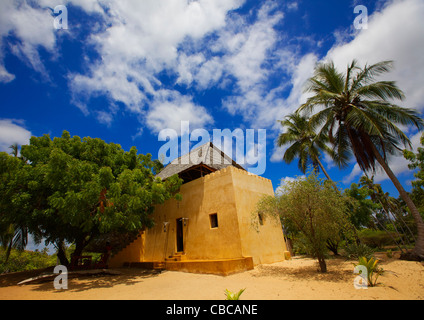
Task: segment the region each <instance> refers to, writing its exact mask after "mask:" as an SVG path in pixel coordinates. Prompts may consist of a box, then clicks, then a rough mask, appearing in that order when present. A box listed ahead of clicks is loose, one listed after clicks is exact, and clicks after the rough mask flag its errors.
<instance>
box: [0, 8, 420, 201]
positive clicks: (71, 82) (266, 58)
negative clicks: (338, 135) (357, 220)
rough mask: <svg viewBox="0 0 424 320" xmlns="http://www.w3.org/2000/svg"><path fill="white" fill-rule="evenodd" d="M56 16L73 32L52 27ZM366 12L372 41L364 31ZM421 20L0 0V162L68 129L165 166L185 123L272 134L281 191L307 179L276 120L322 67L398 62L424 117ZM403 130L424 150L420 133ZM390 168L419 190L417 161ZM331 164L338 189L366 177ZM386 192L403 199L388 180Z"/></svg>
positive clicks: (338, 12)
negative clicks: (162, 154) (161, 154)
mask: <svg viewBox="0 0 424 320" xmlns="http://www.w3.org/2000/svg"><path fill="white" fill-rule="evenodd" d="M57 5H65V6H66V8H67V11H68V29H66V30H57V29H55V28H54V24H53V22H54V16H53V15H52V10H51V9H49V8H55V7H56V6H57ZM357 5H363V6H365V7H366V8H367V10H368V29H364V30H357V29H355V28H354V20H355V18H357V16H358V14H355V13H354V8H355V7H356V6H357ZM423 16H424V2H423V1H422V0H402V1H401V0H399V1H369V0H349V1H348V0H325V1H316V0H299V1H296V0H290V1H276V0H275V1H252V0H245V1H243V0H198V1H195V0H143V1H139V0H120V1H102V0H73V1H62V0H40V1H30V0H27V1H23V0H2V1H1V2H0V44H1V45H0V97H1V104H0V151H7V147H8V146H9V145H10V144H12V143H15V142H17V143H19V144H26V143H28V140H29V137H30V136H31V135H35V136H40V135H43V134H45V133H48V134H50V135H51V136H52V137H54V136H60V135H61V133H62V131H63V130H67V131H69V132H70V133H71V135H78V136H80V137H85V136H91V137H98V138H101V139H103V140H105V141H108V142H115V143H119V144H121V145H122V147H123V148H124V149H125V150H129V148H130V147H131V146H136V147H137V148H138V150H139V152H140V153H151V154H152V155H153V156H154V157H155V158H157V157H158V150H159V148H160V147H161V146H162V145H163V144H164V142H160V141H158V133H159V132H160V130H162V129H165V128H171V129H175V130H177V129H179V125H180V122H181V121H190V128H191V129H192V130H193V129H196V128H204V129H206V130H208V131H209V132H210V133H212V130H213V129H227V128H228V129H230V130H234V129H237V128H241V129H242V130H246V129H266V130H267V143H266V153H265V156H266V171H265V173H264V174H263V176H264V177H266V178H269V179H271V180H272V182H273V186H274V188H276V187H277V186H278V185H279V184H280V181H281V179H291V178H294V177H296V176H298V175H301V173H300V172H299V171H298V169H297V163H296V162H294V163H292V164H290V165H288V164H285V163H283V162H282V161H281V159H282V155H283V153H284V149H281V148H277V147H276V146H275V139H276V137H277V136H278V134H279V133H281V130H282V128H281V127H280V126H279V124H278V123H277V120H281V119H283V118H284V116H286V115H287V114H289V113H291V112H292V111H294V110H295V109H297V107H298V106H299V105H300V104H301V103H302V102H303V101H304V100H305V95H304V94H303V91H302V86H303V84H304V82H305V81H306V80H307V79H308V78H309V77H310V76H311V75H312V72H313V68H314V66H315V64H316V63H317V62H319V61H321V60H325V59H333V60H334V61H335V63H336V65H337V66H339V67H340V68H345V66H346V65H347V63H348V62H350V61H351V60H352V59H353V58H357V59H358V60H359V61H360V62H361V63H363V64H365V63H375V62H378V61H382V60H395V69H394V70H393V72H392V73H390V74H389V78H390V79H391V80H396V81H397V82H398V85H399V86H400V87H401V88H402V89H403V90H404V91H405V92H406V95H407V99H406V101H404V102H403V105H404V106H406V107H410V108H416V109H417V110H419V111H420V112H421V111H423V109H424V92H423V90H422V84H423V82H424V55H423V54H422V53H423V52H424V41H423V39H424V29H423V28H422V17H423ZM404 130H405V132H407V133H408V134H409V136H410V138H411V140H412V142H413V145H414V147H417V146H418V143H419V136H420V134H419V133H417V132H416V131H414V130H413V129H412V128H404ZM263 147H264V146H261V148H263ZM390 164H391V166H392V169H393V170H394V172H395V173H396V174H397V175H398V177H399V178H400V180H401V182H402V183H403V184H404V186H405V187H406V188H407V189H409V188H410V185H409V184H410V180H411V179H413V176H412V173H411V172H410V171H409V170H408V168H407V162H406V161H405V160H404V159H402V157H398V158H396V157H395V158H393V159H391V162H390ZM325 165H326V167H327V168H328V171H329V174H330V175H331V177H332V178H333V179H334V180H337V181H339V182H340V184H341V186H342V187H348V186H349V185H350V183H352V182H358V180H359V178H360V176H361V172H360V170H359V168H358V167H357V166H355V162H354V161H352V163H351V164H350V166H349V167H348V168H346V169H344V170H339V169H338V168H336V167H334V165H333V164H332V163H331V161H330V160H329V159H325ZM376 179H377V181H378V182H379V183H381V184H382V185H383V188H384V190H385V191H388V192H390V193H391V194H392V195H394V196H397V192H396V190H395V189H394V187H393V186H392V183H391V182H390V181H389V180H388V179H387V178H386V176H385V175H384V174H383V173H378V174H377V176H376Z"/></svg>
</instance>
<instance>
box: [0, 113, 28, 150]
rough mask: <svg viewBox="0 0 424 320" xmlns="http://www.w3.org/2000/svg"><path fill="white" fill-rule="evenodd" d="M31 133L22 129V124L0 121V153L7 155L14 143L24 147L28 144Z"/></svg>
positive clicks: (19, 122)
mask: <svg viewBox="0 0 424 320" xmlns="http://www.w3.org/2000/svg"><path fill="white" fill-rule="evenodd" d="M30 138H31V132H30V131H28V130H27V129H25V128H24V127H23V122H22V121H20V120H14V119H0V151H4V152H7V153H9V152H10V148H9V146H11V145H12V144H14V143H17V144H18V145H24V144H28V143H29V139H30Z"/></svg>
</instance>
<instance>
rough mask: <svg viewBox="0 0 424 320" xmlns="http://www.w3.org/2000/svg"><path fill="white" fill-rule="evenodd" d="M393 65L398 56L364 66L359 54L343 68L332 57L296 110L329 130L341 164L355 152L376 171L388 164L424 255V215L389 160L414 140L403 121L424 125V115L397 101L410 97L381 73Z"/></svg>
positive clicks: (326, 132) (419, 252)
mask: <svg viewBox="0 0 424 320" xmlns="http://www.w3.org/2000/svg"><path fill="white" fill-rule="evenodd" d="M392 66H393V62H392V61H382V62H378V63H376V64H373V65H365V66H364V67H362V68H361V67H360V66H359V65H358V62H357V61H356V60H353V61H352V63H351V64H349V65H348V66H347V69H346V72H340V71H338V70H337V69H336V67H335V65H334V63H333V62H332V61H330V62H326V63H320V64H319V65H318V66H317V67H316V68H315V72H314V75H313V77H311V78H310V79H309V80H308V83H307V86H306V91H307V92H308V93H311V96H310V97H309V98H308V99H307V101H306V103H304V104H303V105H301V106H300V107H299V109H298V110H297V111H296V112H298V113H301V114H304V115H305V116H310V123H311V126H314V127H315V126H316V127H320V128H321V129H320V131H319V132H318V135H326V136H328V139H329V141H330V143H331V144H332V145H333V148H334V152H335V154H337V155H338V156H337V158H336V159H338V160H339V161H341V162H340V163H338V164H339V165H344V164H346V162H345V161H348V159H350V158H351V157H352V156H354V157H355V159H356V162H357V163H358V165H359V167H360V168H361V169H362V170H363V171H372V172H375V168H376V164H377V163H378V164H379V165H380V166H381V167H382V168H383V169H384V171H385V172H386V174H387V175H388V176H389V178H390V179H391V180H392V182H393V184H394V185H395V187H396V189H397V190H398V191H399V194H400V196H401V197H402V199H403V200H404V201H405V203H406V204H407V206H408V208H409V210H410V211H411V214H412V215H413V217H414V221H415V223H416V225H417V228H418V229H417V230H418V234H417V241H416V243H415V248H414V250H413V255H415V256H416V257H417V258H419V259H424V222H423V219H422V218H421V216H420V214H419V211H418V209H417V207H416V205H415V204H414V202H413V201H412V200H411V198H410V197H409V195H408V193H407V192H406V191H405V189H404V188H403V186H402V185H401V184H400V182H399V180H398V178H397V177H396V175H395V174H394V173H393V171H392V170H391V169H390V167H389V165H388V163H387V158H388V156H389V155H397V154H399V153H400V152H401V151H402V149H403V148H411V146H412V144H411V141H410V140H409V138H408V137H407V136H406V134H405V133H404V130H402V129H401V127H402V126H404V127H405V126H414V127H416V128H417V129H418V130H422V129H424V121H423V119H421V118H420V115H419V113H418V112H417V111H416V110H414V109H408V108H403V107H400V106H398V105H396V104H394V103H392V101H396V100H400V101H401V100H403V99H404V98H405V95H404V93H403V92H402V90H400V88H398V86H397V85H396V83H395V82H394V81H378V80H377V79H376V78H377V77H379V76H381V75H383V74H385V73H387V72H389V71H390V70H391V68H392ZM314 111H316V112H315V113H314V114H313V112H314Z"/></svg>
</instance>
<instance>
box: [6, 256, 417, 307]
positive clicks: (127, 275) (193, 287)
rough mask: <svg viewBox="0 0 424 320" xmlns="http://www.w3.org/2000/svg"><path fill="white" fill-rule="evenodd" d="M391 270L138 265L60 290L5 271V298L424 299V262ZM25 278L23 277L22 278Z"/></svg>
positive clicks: (298, 263) (301, 264) (342, 264)
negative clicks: (360, 275) (362, 286)
mask: <svg viewBox="0 0 424 320" xmlns="http://www.w3.org/2000/svg"><path fill="white" fill-rule="evenodd" d="M381 266H382V267H383V268H384V270H385V273H384V274H383V275H382V276H381V277H380V278H379V285H378V286H377V287H373V288H368V289H366V290H358V289H355V288H354V285H353V283H354V282H353V281H354V279H355V277H356V275H354V274H353V264H352V261H345V260H343V259H331V260H328V273H327V274H321V273H318V272H317V265H316V262H315V261H314V260H312V259H308V258H294V259H292V260H289V261H283V262H278V263H274V264H270V265H261V266H257V267H255V269H254V270H251V271H247V272H243V273H238V274H234V275H230V276H227V277H222V276H215V275H204V274H190V273H183V272H174V271H164V272H162V273H154V272H150V271H143V270H138V269H119V271H120V272H121V274H120V275H97V276H85V277H78V278H70V279H69V281H68V289H67V290H55V289H54V287H53V281H52V280H51V279H50V280H44V281H40V282H38V283H32V284H27V285H20V286H18V285H16V283H17V282H19V281H17V280H18V278H17V276H15V277H13V276H11V275H8V276H0V300H4V299H30V300H32V299H37V300H44V299H49V300H50V299H61V300H62V299H66V300H72V299H82V300H91V299H101V300H105V299H113V300H117V299H149V300H160V299H166V300H196V299H201V300H214V299H216V300H223V299H224V298H225V295H224V290H225V289H229V290H231V291H238V290H239V289H242V288H246V290H245V292H244V293H243V295H242V297H241V298H242V299H243V300H261V299H267V300H275V299H277V300H281V299H314V300H316V299H338V300H340V299H342V300H344V299H347V300H350V299H360V300H363V299H365V300H373V299H385V300H387V299H389V300H398V299H413V300H424V265H423V263H419V262H411V261H401V260H391V261H386V262H382V265H381ZM20 280H23V279H22V278H21V279H20Z"/></svg>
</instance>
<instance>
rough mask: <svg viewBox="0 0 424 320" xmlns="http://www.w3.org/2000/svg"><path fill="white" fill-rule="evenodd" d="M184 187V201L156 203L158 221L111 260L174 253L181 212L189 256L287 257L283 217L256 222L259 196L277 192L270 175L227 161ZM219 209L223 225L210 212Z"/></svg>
mask: <svg viewBox="0 0 424 320" xmlns="http://www.w3.org/2000/svg"><path fill="white" fill-rule="evenodd" d="M180 193H181V194H182V197H183V199H182V201H176V200H169V201H166V202H165V203H164V204H163V205H158V206H157V207H156V209H155V213H154V215H155V216H154V219H155V221H156V226H155V227H153V228H152V229H149V230H147V231H145V232H144V234H143V235H142V236H141V237H139V238H138V239H137V240H136V242H134V243H132V244H131V245H129V246H128V247H127V248H125V249H124V250H123V251H122V252H120V253H118V254H117V255H115V256H114V257H112V259H111V262H110V265H111V266H118V265H122V264H123V263H124V262H150V261H164V260H165V258H167V257H169V256H173V255H174V254H175V253H176V249H177V248H176V226H177V223H176V220H177V219H179V218H188V220H187V221H188V223H187V225H186V226H184V227H183V232H184V235H183V237H184V259H185V260H190V261H191V260H222V259H235V258H242V257H248V256H252V257H253V261H254V264H258V263H271V262H275V261H280V260H284V251H285V250H286V248H285V243H284V237H283V234H282V231H281V225H280V223H279V221H276V223H272V221H271V220H270V221H268V220H267V221H266V222H265V223H264V225H259V226H258V227H257V228H253V227H252V218H255V217H254V216H252V212H253V210H254V208H255V205H256V202H257V200H258V199H259V198H260V196H261V195H262V194H270V195H272V194H273V188H272V183H271V181H270V180H268V179H264V178H262V177H258V176H255V175H249V174H248V173H247V172H246V171H243V170H240V169H237V168H235V167H227V168H225V169H222V170H220V171H216V172H214V173H211V174H209V175H207V176H205V177H203V178H200V179H197V180H194V181H191V182H188V183H186V184H184V185H182V186H181V190H180ZM214 213H216V214H217V215H218V228H211V227H210V220H209V215H210V214H214ZM163 222H169V224H168V225H167V231H166V232H164V226H163ZM258 231H259V232H258ZM140 245H142V246H143V248H140V247H139V246H140Z"/></svg>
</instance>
